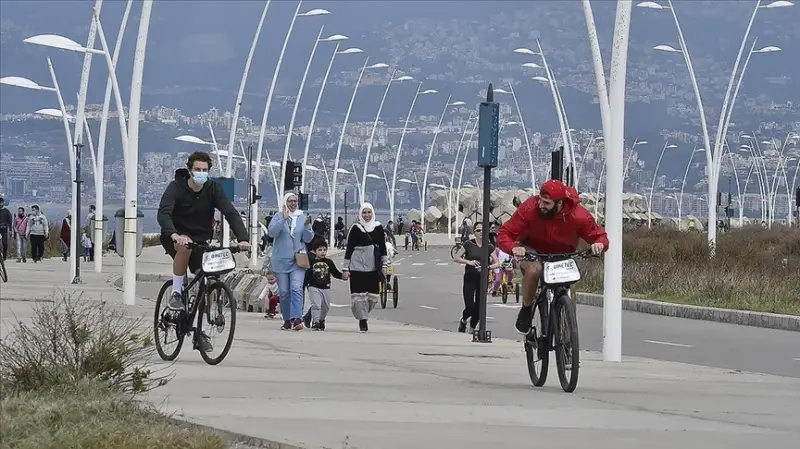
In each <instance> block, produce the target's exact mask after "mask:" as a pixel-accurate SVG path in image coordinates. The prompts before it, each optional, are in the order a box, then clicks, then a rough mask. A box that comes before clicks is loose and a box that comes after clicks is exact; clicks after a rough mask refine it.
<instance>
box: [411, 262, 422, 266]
mask: <svg viewBox="0 0 800 449" xmlns="http://www.w3.org/2000/svg"><path fill="white" fill-rule="evenodd" d="M411 265H413V266H415V267H418V266H420V265H425V262H414V263H412V264H411Z"/></svg>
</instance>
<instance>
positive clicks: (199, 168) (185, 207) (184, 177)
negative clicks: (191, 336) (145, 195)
mask: <svg viewBox="0 0 800 449" xmlns="http://www.w3.org/2000/svg"><path fill="white" fill-rule="evenodd" d="M186 167H187V168H181V169H178V170H176V171H175V180H174V181H172V182H170V183H169V185H168V186H167V189H166V190H165V191H164V194H163V195H162V196H161V203H160V204H159V206H158V224H159V225H160V226H161V246H163V247H164V250H166V252H167V254H169V255H170V256H171V257H172V259H173V263H172V276H173V277H172V291H173V293H172V296H171V297H170V299H169V304H168V305H169V308H170V309H173V310H183V309H184V307H185V305H184V303H183V298H182V295H181V293H182V291H183V278H184V276H185V275H186V268H187V267H188V268H189V269H191V270H192V272H193V273H194V272H196V271H197V270H199V269H200V266H201V264H202V260H203V259H202V252H201V251H192V250H191V249H189V248H187V247H186V245H187V244H189V243H191V242H206V241H208V240H209V239H211V236H212V234H213V231H214V229H213V221H214V210H215V209H219V211H220V212H221V213H222V215H223V217H225V219H226V220H228V223H229V224H230V226H231V231H232V232H233V234H234V235H235V236H236V239H237V240H238V242H239V244H238V246H239V248H240V249H242V250H247V249H248V248H250V243H249V241H248V237H249V236H248V235H247V228H245V226H244V223H243V222H242V217H241V216H240V215H239V212H238V211H237V210H236V208H234V207H233V204H232V203H231V200H230V199H228V197H227V196H225V193H224V192H223V190H222V186H221V185H219V184H218V183H216V182H214V181H213V180H209V179H208V172H209V170H211V156H209V155H208V153H203V152H199V151H198V152H195V153H192V154H191V155H190V156H189V161H188V162H187V163H186ZM203 340H205V342H206V343H208V347H210V342H208V341H207V340H206V339H203ZM204 346H205V345H204Z"/></svg>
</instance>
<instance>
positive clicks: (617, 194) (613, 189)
mask: <svg viewBox="0 0 800 449" xmlns="http://www.w3.org/2000/svg"><path fill="white" fill-rule="evenodd" d="M631 6H632V3H631V1H630V0H617V16H616V23H615V24H614V43H613V47H612V56H611V83H610V89H609V90H610V95H609V102H610V103H609V106H610V109H611V126H612V128H611V137H612V144H611V145H610V148H608V151H607V157H606V203H605V204H606V213H605V225H606V232H607V233H608V236H609V240H610V241H611V245H610V247H609V249H608V252H607V253H606V256H605V276H604V292H603V293H604V294H603V297H604V300H603V301H604V303H603V318H604V320H603V323H604V329H603V359H604V360H605V361H608V362H619V361H621V360H622V194H623V185H622V175H623V173H622V171H623V165H624V163H625V158H624V154H623V146H624V132H625V81H626V74H627V66H628V36H629V33H630V19H631Z"/></svg>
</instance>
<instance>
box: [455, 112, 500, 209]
mask: <svg viewBox="0 0 800 449" xmlns="http://www.w3.org/2000/svg"><path fill="white" fill-rule="evenodd" d="M479 121H480V120H479V117H475V123H474V124H473V125H472V132H471V133H470V134H469V139H468V140H467V144H466V145H465V146H464V158H463V159H461V169H460V170H459V172H458V189H457V190H456V203H455V209H456V223H461V218H460V217H459V214H460V212H459V211H458V209H459V206H460V205H461V183H462V182H463V181H464V166H465V165H466V164H467V156H469V150H470V147H471V146H472V139H473V138H474V137H475V135H476V134H477V132H478V122H479ZM502 128H503V124H502V123H501V124H500V129H501V130H502ZM456 162H458V161H456Z"/></svg>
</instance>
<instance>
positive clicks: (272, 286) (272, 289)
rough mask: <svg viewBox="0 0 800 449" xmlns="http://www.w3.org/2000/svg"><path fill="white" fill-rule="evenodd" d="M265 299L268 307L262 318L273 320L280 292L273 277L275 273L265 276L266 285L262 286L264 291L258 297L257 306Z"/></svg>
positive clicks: (279, 299)
mask: <svg viewBox="0 0 800 449" xmlns="http://www.w3.org/2000/svg"><path fill="white" fill-rule="evenodd" d="M265 299H266V300H267V301H269V306H268V308H267V313H266V314H264V318H267V319H270V320H273V319H275V315H276V314H277V313H278V304H280V302H281V296H280V290H279V289H278V280H277V278H276V277H275V273H269V274H267V285H266V286H264V290H262V291H261V294H260V295H258V302H259V304H260V303H261V301H264V300H265Z"/></svg>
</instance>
